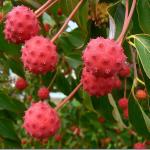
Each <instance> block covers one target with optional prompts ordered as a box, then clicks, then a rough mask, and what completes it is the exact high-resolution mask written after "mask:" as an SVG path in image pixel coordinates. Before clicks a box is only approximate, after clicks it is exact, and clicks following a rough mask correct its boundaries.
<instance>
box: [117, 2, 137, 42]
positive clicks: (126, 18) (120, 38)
mask: <svg viewBox="0 0 150 150" xmlns="http://www.w3.org/2000/svg"><path fill="white" fill-rule="evenodd" d="M135 6H136V0H133V2H132V6H131V9H130V13H129V15H128V17H127V14H128V8H129V2H128V0H126V14H125V20H124V25H123V29H122V32H121V34H120V35H119V37H118V39H117V42H118V43H119V44H120V45H121V44H122V41H123V37H124V35H125V33H126V31H127V29H128V26H129V23H130V21H131V18H132V15H133V12H134V9H135Z"/></svg>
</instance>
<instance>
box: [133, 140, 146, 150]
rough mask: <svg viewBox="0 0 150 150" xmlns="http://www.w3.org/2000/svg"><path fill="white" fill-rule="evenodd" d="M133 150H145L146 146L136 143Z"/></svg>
mask: <svg viewBox="0 0 150 150" xmlns="http://www.w3.org/2000/svg"><path fill="white" fill-rule="evenodd" d="M133 148H134V149H146V146H145V144H143V143H141V142H138V143H135V144H134V147H133Z"/></svg>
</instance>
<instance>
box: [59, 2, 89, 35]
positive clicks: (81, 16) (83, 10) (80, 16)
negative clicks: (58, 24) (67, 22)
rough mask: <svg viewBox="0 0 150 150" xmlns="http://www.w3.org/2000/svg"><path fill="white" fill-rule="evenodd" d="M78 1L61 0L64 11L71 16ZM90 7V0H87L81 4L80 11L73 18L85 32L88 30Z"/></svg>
mask: <svg viewBox="0 0 150 150" xmlns="http://www.w3.org/2000/svg"><path fill="white" fill-rule="evenodd" d="M78 2H79V0H63V1H61V2H60V7H61V8H62V9H63V13H64V14H66V16H69V15H70V13H71V12H72V11H73V9H74V8H75V7H76V5H77V4H78ZM88 8H89V7H88V1H85V2H84V3H83V4H81V6H80V8H79V10H78V12H77V13H76V15H75V16H74V18H73V20H74V21H76V22H77V24H78V25H79V27H80V28H81V29H82V30H83V31H85V32H87V22H88V11H89V10H88Z"/></svg>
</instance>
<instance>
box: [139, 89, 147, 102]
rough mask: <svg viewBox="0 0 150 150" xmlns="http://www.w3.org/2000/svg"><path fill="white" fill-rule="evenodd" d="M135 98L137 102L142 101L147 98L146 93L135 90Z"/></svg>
mask: <svg viewBox="0 0 150 150" xmlns="http://www.w3.org/2000/svg"><path fill="white" fill-rule="evenodd" d="M136 97H137V99H138V100H144V99H146V98H147V93H146V92H145V91H144V90H137V91H136Z"/></svg>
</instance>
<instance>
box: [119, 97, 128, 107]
mask: <svg viewBox="0 0 150 150" xmlns="http://www.w3.org/2000/svg"><path fill="white" fill-rule="evenodd" d="M118 105H119V107H120V108H121V109H126V108H127V107H128V99H127V98H121V99H119V101H118Z"/></svg>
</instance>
